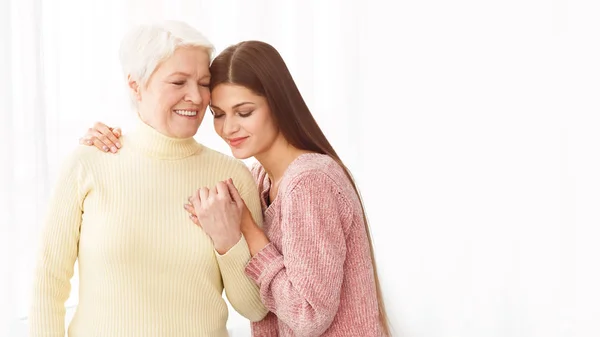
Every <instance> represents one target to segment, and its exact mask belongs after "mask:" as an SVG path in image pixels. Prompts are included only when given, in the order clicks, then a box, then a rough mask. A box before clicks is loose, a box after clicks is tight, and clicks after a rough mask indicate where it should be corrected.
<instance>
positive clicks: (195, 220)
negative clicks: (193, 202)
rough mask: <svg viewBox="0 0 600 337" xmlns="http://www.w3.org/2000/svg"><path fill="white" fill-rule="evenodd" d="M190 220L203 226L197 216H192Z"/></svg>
mask: <svg viewBox="0 0 600 337" xmlns="http://www.w3.org/2000/svg"><path fill="white" fill-rule="evenodd" d="M190 220H192V222H193V223H195V224H196V225H198V226H200V227H202V224H200V220H198V217H197V216H195V215H191V214H190Z"/></svg>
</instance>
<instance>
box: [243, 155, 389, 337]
mask: <svg viewBox="0 0 600 337" xmlns="http://www.w3.org/2000/svg"><path fill="white" fill-rule="evenodd" d="M252 173H253V175H254V178H255V179H256V181H257V183H258V185H259V191H260V193H261V204H262V207H263V209H264V221H265V226H264V230H265V232H266V234H267V236H268V237H269V239H270V241H271V242H270V243H269V244H268V245H267V246H266V247H265V248H263V249H262V250H261V251H260V252H259V253H258V254H256V255H255V256H254V257H253V258H252V259H251V260H250V263H249V264H248V266H247V267H246V273H247V274H248V275H249V276H250V277H251V278H252V279H253V280H255V281H256V282H257V284H258V285H259V286H260V294H261V298H262V300H263V302H264V303H265V305H266V306H267V308H268V309H269V310H270V313H269V314H268V315H267V317H266V318H265V319H264V320H262V321H260V322H256V323H252V333H253V336H260V337H272V336H281V337H287V336H344V337H347V336H361V337H371V336H382V332H381V327H380V323H379V311H378V306H377V303H378V302H377V295H376V289H375V279H374V273H373V264H372V260H371V255H370V251H369V243H368V238H367V233H366V230H365V224H364V220H363V216H362V211H361V207H360V201H359V199H358V196H357V194H356V192H355V191H354V189H353V188H352V185H351V182H350V180H349V179H348V178H347V177H346V175H345V173H344V171H343V169H342V167H341V166H340V165H338V164H337V163H336V162H335V161H334V160H333V159H332V158H331V157H329V156H326V155H320V154H303V155H301V156H300V157H298V158H297V159H296V160H295V161H294V162H293V163H292V164H290V166H289V167H288V168H287V170H286V172H285V174H284V177H283V178H282V180H281V183H280V187H279V191H278V193H277V197H276V198H275V200H273V202H272V203H271V204H270V205H268V206H267V202H266V201H267V200H268V195H269V188H270V183H269V178H268V177H267V174H266V172H265V170H264V169H263V168H262V167H261V166H259V165H256V166H255V167H254V168H253V169H252Z"/></svg>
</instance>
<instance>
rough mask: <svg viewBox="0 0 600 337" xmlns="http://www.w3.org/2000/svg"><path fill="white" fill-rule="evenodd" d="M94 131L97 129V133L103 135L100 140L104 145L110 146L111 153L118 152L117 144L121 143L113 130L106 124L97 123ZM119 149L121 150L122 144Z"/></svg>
mask: <svg viewBox="0 0 600 337" xmlns="http://www.w3.org/2000/svg"><path fill="white" fill-rule="evenodd" d="M94 129H96V131H98V132H100V134H101V136H100V137H98V138H99V139H100V140H101V141H102V142H103V143H104V144H106V146H108V148H109V149H110V151H111V152H112V153H116V152H117V143H119V140H118V139H117V137H115V135H114V134H113V132H112V128H109V127H108V126H106V124H104V123H101V122H96V124H94ZM118 148H121V144H120V143H119V146H118Z"/></svg>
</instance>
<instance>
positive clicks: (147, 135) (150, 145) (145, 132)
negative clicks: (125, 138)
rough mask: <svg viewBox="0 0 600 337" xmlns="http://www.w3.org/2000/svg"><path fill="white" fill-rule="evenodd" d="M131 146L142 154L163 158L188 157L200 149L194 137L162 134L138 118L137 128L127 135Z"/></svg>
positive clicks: (200, 146)
mask: <svg viewBox="0 0 600 337" xmlns="http://www.w3.org/2000/svg"><path fill="white" fill-rule="evenodd" d="M129 138H130V139H131V141H132V143H133V146H134V147H136V148H137V149H138V150H140V151H142V152H143V153H144V154H146V155H148V156H150V157H153V158H157V159H165V160H175V159H182V158H186V157H189V156H191V155H193V154H195V153H197V152H198V151H200V150H201V149H202V145H200V144H198V143H197V142H196V140H195V139H194V137H189V138H172V137H168V136H165V135H163V134H162V133H160V132H158V131H157V130H156V129H154V128H152V127H151V126H150V125H148V124H146V123H144V122H143V121H142V120H141V119H138V123H137V128H136V130H135V131H134V132H132V133H131V134H130V137H129Z"/></svg>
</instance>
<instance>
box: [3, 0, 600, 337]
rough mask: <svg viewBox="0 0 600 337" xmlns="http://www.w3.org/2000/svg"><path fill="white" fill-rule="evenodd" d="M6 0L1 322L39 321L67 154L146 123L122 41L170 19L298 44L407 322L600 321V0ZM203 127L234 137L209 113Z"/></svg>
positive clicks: (584, 330)
mask: <svg viewBox="0 0 600 337" xmlns="http://www.w3.org/2000/svg"><path fill="white" fill-rule="evenodd" d="M0 3H1V5H0V6H1V7H0V37H1V39H0V42H1V43H2V48H1V50H0V112H1V116H2V120H1V121H0V150H1V151H2V152H1V153H0V155H1V157H0V163H1V164H0V165H1V168H2V171H1V175H0V183H1V189H0V197H1V200H0V224H1V226H0V230H1V232H0V273H2V278H1V279H0V280H1V282H0V313H1V316H0V336H11V337H13V336H14V337H21V336H25V333H24V332H23V331H24V330H25V329H24V328H25V324H26V319H21V320H17V318H18V317H21V318H23V317H24V316H25V315H26V313H27V305H28V301H29V289H30V284H29V283H30V281H31V268H32V262H33V253H34V252H35V249H36V235H37V233H38V231H39V226H40V223H41V219H42V217H43V212H44V207H45V204H46V200H47V197H48V195H49V191H50V190H51V188H52V185H53V179H54V176H55V173H56V169H57V167H58V165H60V162H61V160H62V158H63V157H64V156H65V155H66V154H67V153H68V152H70V151H71V150H72V149H73V148H74V147H75V146H77V140H78V138H79V137H80V136H81V135H83V134H84V132H85V130H86V129H87V128H88V127H90V126H91V125H92V124H93V122H94V121H96V120H101V121H103V122H106V123H108V124H110V125H115V126H116V125H118V126H122V127H123V128H124V130H125V131H127V130H128V129H129V128H130V126H131V122H132V120H133V115H132V113H131V112H129V111H128V105H127V101H126V99H127V96H126V91H125V89H124V81H123V80H122V77H121V73H120V66H119V64H118V58H117V48H118V44H119V42H120V39H121V37H122V35H123V33H124V32H125V29H126V28H127V27H128V26H129V25H131V24H135V23H139V22H144V21H148V20H153V19H179V20H185V21H188V22H189V23H191V24H192V25H194V26H196V27H197V28H199V29H201V30H202V31H203V32H205V33H206V34H207V35H208V36H209V37H210V39H211V40H212V41H213V43H215V45H216V46H217V50H218V51H220V50H222V49H223V48H225V47H226V46H228V45H230V44H233V43H236V42H239V41H241V40H245V39H258V40H264V41H267V42H269V43H272V44H273V45H274V46H275V47H276V48H277V49H278V50H279V51H280V52H281V54H282V55H283V57H284V58H285V60H286V62H287V64H288V66H289V68H290V69H291V71H292V74H293V76H294V78H295V79H296V81H297V83H298V85H299V87H300V90H301V92H302V93H303V95H304V97H305V99H306V101H307V103H308V104H309V107H310V108H311V110H312V112H313V114H314V115H315V117H316V119H317V121H318V122H319V123H320V125H321V126H322V128H323V129H324V131H325V133H326V134H327V136H328V137H329V139H330V141H331V142H332V143H333V145H334V147H335V148H336V149H337V150H338V152H339V153H340V154H341V156H342V158H343V159H344V160H345V161H346V163H347V165H348V166H349V167H350V168H351V170H352V171H353V173H354V175H355V176H356V179H357V181H358V184H359V187H360V188H361V190H362V194H363V197H364V199H365V203H366V206H367V211H368V216H369V218H370V222H371V230H372V233H373V237H374V242H375V247H376V255H377V262H378V265H379V269H380V277H381V280H382V285H383V290H384V294H385V300H386V304H387V307H388V311H389V315H390V319H391V322H392V325H393V327H394V328H395V331H396V334H395V335H396V336H407V337H413V336H414V337H417V336H418V337H445V336H448V337H450V336H452V337H453V336H461V337H480V336H486V337H487V336H489V337H495V336H498V337H506V336H515V337H517V336H523V337H537V336H540V337H541V336H544V337H553V336H561V337H562V336H565V337H567V336H568V337H571V336H598V335H600V327H599V325H598V324H597V320H598V317H600V306H599V305H598V303H600V289H599V287H598V284H600V271H599V262H598V257H599V256H600V248H599V245H598V244H597V241H598V239H599V237H600V235H599V234H600V230H599V225H600V216H599V211H598V209H599V202H600V178H599V177H600V151H599V144H600V133H599V132H598V129H599V127H600V117H599V112H600V96H599V93H600V61H599V60H600V50H599V49H600V48H599V47H598V45H599V43H600V19H599V18H600V4H599V3H598V2H597V1H592V0H587V1H584V0H573V1H567V0H552V1H541V0H537V1H536V0H520V1H517V0H508V1H475V0H472V1H468V0H457V1H441V0H437V1H435V0H422V1H400V2H397V1H396V2H394V1H390V2H387V1H383V0H381V1H356V0H355V1H341V0H334V1H331V0H330V1H319V0H313V1H286V2H283V1H274V0H273V1H268V0H262V1H251V2H250V1H242V0H239V1H235V0H228V1H223V0H219V1H206V0H204V1H199V0H194V1H192V0H170V1H166V0H165V1H159V0H152V1H142V0H127V1H120V0H109V1H103V2H98V1H90V0H77V1H75V0H54V1H49V0H1V2H0ZM197 139H198V140H199V141H202V142H203V143H205V144H206V145H208V146H211V147H213V148H216V149H218V150H221V151H223V152H225V153H229V152H228V149H227V147H226V146H225V144H224V143H223V142H222V141H221V140H220V139H218V138H217V137H216V135H215V133H214V131H213V130H212V117H210V116H208V115H207V117H206V119H205V122H204V124H203V125H202V127H201V129H200V131H199V133H198V135H197ZM74 285H75V288H74V289H75V290H76V289H77V287H76V280H74ZM76 303H77V298H76V293H75V294H74V295H73V296H72V298H71V299H70V300H69V305H75V304H76ZM230 328H231V329H232V331H233V336H248V335H249V333H248V324H247V323H246V322H245V321H244V320H243V319H242V318H240V317H239V316H237V314H235V313H234V312H232V314H231V320H230Z"/></svg>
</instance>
